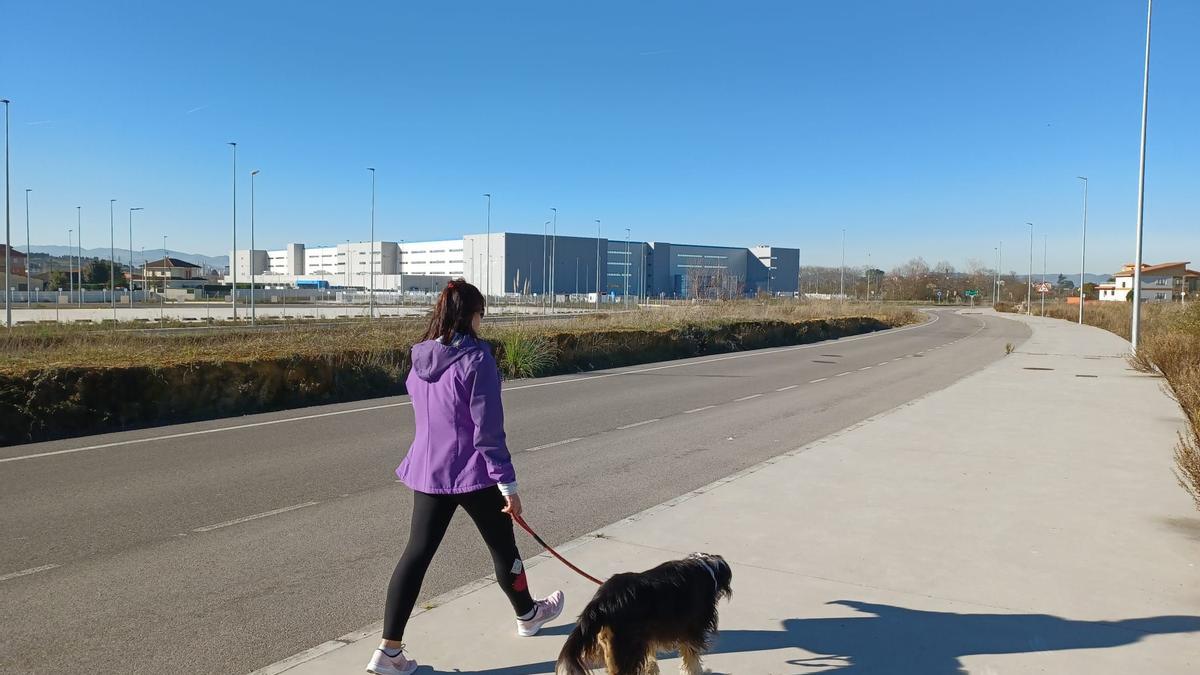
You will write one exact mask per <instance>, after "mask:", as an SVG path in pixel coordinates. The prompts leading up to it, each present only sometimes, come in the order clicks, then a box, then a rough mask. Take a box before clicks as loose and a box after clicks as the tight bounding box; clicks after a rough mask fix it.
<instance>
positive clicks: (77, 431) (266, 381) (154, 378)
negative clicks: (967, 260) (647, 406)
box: [0, 302, 919, 445]
mask: <svg viewBox="0 0 1200 675" xmlns="http://www.w3.org/2000/svg"><path fill="white" fill-rule="evenodd" d="M918 320H919V315H918V313H917V312H915V311H913V310H909V309H904V308H893V307H881V306H875V305H851V304H846V305H839V304H837V303H829V304H813V303H805V304H794V303H768V304H762V303H751V302H737V303H722V304H715V305H709V304H706V305H697V306H694V307H678V306H672V307H666V308H651V309H647V310H644V311H638V312H630V313H621V314H597V315H586V316H583V317H580V318H578V319H573V320H567V321H554V322H553V323H538V324H532V325H527V324H518V325H510V324H499V325H494V326H486V327H485V331H484V336H483V337H484V338H485V339H487V340H489V341H491V342H492V343H493V344H494V345H495V348H496V352H497V358H498V361H499V363H500V366H501V369H502V370H503V371H504V374H505V376H506V377H537V376H541V375H548V374H556V373H568V372H577V371H584V370H593V369H596V368H607V367H615V366H623V365H632V364H637V363H646V362H650V361H660V360H669V359H677V358H685V357H689V356H700V355H704V354H715V353H723V352H730V351H739V350H743V349H757V348H762V347H774V346H783V345H791V344H801V343H805V342H814V341H817V340H822V339H828V338H835V337H842V336H847V335H855V334H859V333H866V332H871V331H874V330H881V329H884V328H889V327H893V326H898V325H903V324H906V323H912V322H914V321H918ZM420 334H421V330H420V327H419V326H418V325H417V324H415V323H414V322H412V321H397V320H377V321H374V322H367V321H358V322H349V323H343V324H338V325H333V326H329V325H326V326H320V327H316V326H305V325H304V324H296V325H293V326H289V327H288V328H287V329H286V330H277V331H269V332H268V331H257V332H256V331H249V330H237V329H232V330H229V331H223V332H219V333H204V334H195V333H185V334H162V333H154V332H147V333H144V334H143V333H141V332H138V331H129V332H119V331H113V330H108V331H105V330H97V329H91V330H81V329H79V328H78V327H66V328H57V327H54V326H31V327H22V328H17V329H14V330H12V331H11V332H8V333H5V334H4V335H3V336H0V445H11V444H15V443H21V442H27V441H33V440H44V439H50V438H61V437H68V436H76V435H81V434H88V433H98V432H102V431H111V430H118V429H125V428H131V427H140V426H150V425H155V424H165V423H170V422H179V421H186V420H198V419H211V418H216V417H224V416H230V415H241V414H247V413H252V412H262V411H267V410H279V409H285V408H291V407H299V406H305V405H313V404H318V403H330V402H336V401H349V400H356V399H363V398H372V397H377V396H387V395H393V394H402V393H404V378H405V377H406V375H407V373H408V368H409V346H410V345H412V344H413V343H414V342H416V341H417V340H419V339H420Z"/></svg>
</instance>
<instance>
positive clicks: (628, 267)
mask: <svg viewBox="0 0 1200 675" xmlns="http://www.w3.org/2000/svg"><path fill="white" fill-rule="evenodd" d="M632 273H633V259H632V258H630V257H629V228H628V227H627V228H625V292H624V293H623V294H622V295H621V305H623V306H626V307H628V306H629V276H630V275H631V274H632Z"/></svg>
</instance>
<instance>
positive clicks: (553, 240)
mask: <svg viewBox="0 0 1200 675" xmlns="http://www.w3.org/2000/svg"><path fill="white" fill-rule="evenodd" d="M550 212H551V214H552V215H551V216H550V312H551V313H553V312H554V309H555V306H556V305H557V304H558V285H557V284H558V274H557V273H556V272H555V270H557V269H558V209H556V208H554V207H553V206H551V207H550Z"/></svg>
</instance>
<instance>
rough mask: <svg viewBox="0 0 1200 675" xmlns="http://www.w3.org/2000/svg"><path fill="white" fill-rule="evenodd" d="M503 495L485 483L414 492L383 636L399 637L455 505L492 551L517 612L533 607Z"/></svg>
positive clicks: (526, 612) (388, 597)
mask: <svg viewBox="0 0 1200 675" xmlns="http://www.w3.org/2000/svg"><path fill="white" fill-rule="evenodd" d="M504 504H505V501H504V497H503V496H502V495H501V494H500V488H498V487H490V488H487V489H484V490H479V491H477V492H468V493H466V494H461V495H431V494H426V493H424V492H413V511H412V530H411V532H410V533H409V535H408V545H407V546H405V547H404V555H402V556H401V557H400V562H398V563H396V569H395V571H393V572H392V580H391V582H390V583H389V584H388V592H387V610H386V613H385V614H384V617H383V639H385V640H400V639H403V637H404V627H405V626H406V625H407V624H408V617H409V615H411V614H412V610H413V606H414V605H416V604H417V595H418V594H419V593H420V592H421V582H422V581H424V579H425V571H426V570H428V569H429V563H430V562H432V561H433V554H434V553H437V549H438V545H439V544H441V543H442V537H443V536H444V535H445V534H446V528H448V527H449V526H450V519H451V518H453V517H454V511H455V509H457V508H458V507H459V506H461V507H463V510H464V511H466V512H467V515H469V516H471V520H473V521H475V526H476V527H478V528H479V534H481V535H483V541H484V542H485V543H487V547H488V549H489V550H490V551H491V553H492V562H493V563H494V564H495V566H496V580H497V581H499V582H500V588H502V589H503V590H504V594H505V595H507V596H508V600H509V602H511V603H512V606H513V610H515V611H516V613H517V616H524V615H525V614H528V613H529V612H530V611H531V610H533V606H534V604H533V597H532V596H530V594H529V584H528V583H527V582H526V580H525V566H524V563H522V562H521V554H520V553H519V552H518V551H517V540H516V538H515V537H514V536H513V526H512V519H511V518H509V517H508V514H506V513H504V512H502V511H501V510H500V509H503V508H504Z"/></svg>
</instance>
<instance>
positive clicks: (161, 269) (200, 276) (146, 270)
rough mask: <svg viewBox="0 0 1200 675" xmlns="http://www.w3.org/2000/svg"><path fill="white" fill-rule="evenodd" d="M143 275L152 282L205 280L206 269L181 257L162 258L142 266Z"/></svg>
mask: <svg viewBox="0 0 1200 675" xmlns="http://www.w3.org/2000/svg"><path fill="white" fill-rule="evenodd" d="M142 276H143V278H144V280H145V281H148V282H150V283H151V284H155V283H160V282H162V281H163V280H164V279H165V280H167V281H180V280H182V281H192V280H196V281H204V279H205V276H204V270H203V269H202V268H201V267H200V266H199V265H193V264H192V263H190V262H188V261H186V260H180V259H179V258H171V257H166V258H161V259H159V260H149V261H147V262H146V263H145V265H143V266H142Z"/></svg>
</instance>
